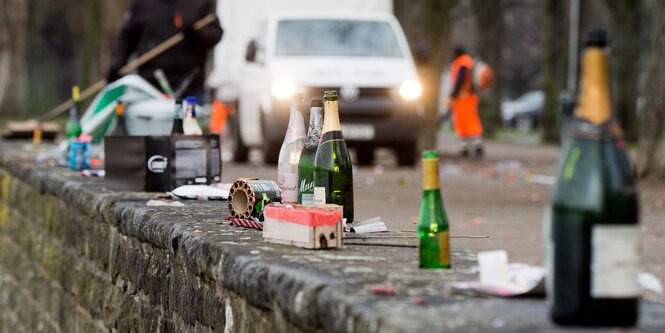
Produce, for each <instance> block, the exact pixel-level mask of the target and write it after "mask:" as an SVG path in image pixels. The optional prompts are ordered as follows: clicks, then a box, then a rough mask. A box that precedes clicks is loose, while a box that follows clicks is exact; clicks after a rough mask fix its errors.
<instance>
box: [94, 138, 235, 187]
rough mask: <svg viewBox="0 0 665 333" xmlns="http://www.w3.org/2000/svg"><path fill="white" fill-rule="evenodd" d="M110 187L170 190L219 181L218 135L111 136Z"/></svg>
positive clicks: (107, 146)
mask: <svg viewBox="0 0 665 333" xmlns="http://www.w3.org/2000/svg"><path fill="white" fill-rule="evenodd" d="M104 170H105V171H106V176H105V177H104V178H105V183H106V186H107V187H109V188H111V189H114V190H122V191H157V192H164V191H170V190H173V189H174V188H176V187H178V186H182V185H190V184H210V183H211V182H218V181H220V179H221V174H222V160H221V154H220V139H219V136H218V135H174V136H166V135H165V136H107V137H105V138H104Z"/></svg>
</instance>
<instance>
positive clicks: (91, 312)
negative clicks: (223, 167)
mask: <svg viewBox="0 0 665 333" xmlns="http://www.w3.org/2000/svg"><path fill="white" fill-rule="evenodd" d="M3 162H4V163H3V167H2V168H0V181H1V185H2V186H1V189H2V190H1V197H0V200H1V201H0V249H1V250H0V312H1V313H2V316H1V317H0V331H2V332H38V331H46V332H98V331H99V332H109V331H120V332H127V331H141V332H172V331H202V332H205V331H222V330H224V328H225V326H227V327H228V329H229V330H231V331H239V332H240V331H270V330H272V329H273V328H274V327H279V328H282V329H283V330H288V331H297V330H296V329H295V328H294V327H292V325H291V324H288V323H287V322H286V321H285V320H284V319H283V318H282V317H280V316H278V315H275V314H274V313H273V311H270V310H269V309H270V308H271V306H270V304H263V305H264V306H254V305H249V304H248V302H247V301H246V298H245V297H243V296H240V295H239V294H238V293H236V292H234V291H233V289H232V288H225V286H224V284H223V283H222V281H223V280H224V269H223V267H224V266H225V264H226V265H231V266H236V265H237V266H242V265H243V263H238V262H235V261H234V260H233V258H234V253H233V251H232V250H231V249H224V248H223V247H222V246H216V245H215V244H220V245H221V244H222V243H224V242H219V243H217V242H208V239H209V238H210V236H209V234H210V233H214V231H216V230H217V231H218V230H220V229H223V228H226V229H229V228H230V227H229V226H224V227H222V226H220V225H218V224H216V222H217V221H219V222H221V221H222V220H223V218H225V217H226V216H227V210H226V209H225V208H224V205H219V204H196V203H195V204H190V205H188V206H187V207H184V208H165V207H157V208H151V207H146V206H145V202H146V201H147V200H148V199H150V198H151V197H152V196H153V195H154V194H147V193H119V192H108V191H106V190H105V188H104V186H103V182H102V181H100V180H96V181H94V180H92V181H87V182H83V181H82V180H83V179H82V177H81V176H79V175H77V174H76V173H74V172H69V171H66V170H62V169H53V168H26V167H24V166H20V165H19V164H18V163H16V164H8V163H7V161H6V160H4V161H3ZM250 233H251V234H253V235H249V236H247V237H241V236H243V235H244V234H250ZM257 235H260V234H259V233H257V232H251V231H246V230H243V229H236V230H231V231H230V232H229V234H228V235H227V236H228V237H230V238H231V239H233V241H232V242H231V243H235V240H237V238H240V239H242V238H247V239H246V240H256V238H257ZM241 242H242V241H241ZM214 243H215V244H214ZM227 250H228V251H227ZM225 258H226V263H225ZM247 264H248V263H247ZM229 268H230V270H229V272H226V275H227V276H228V277H229V279H233V278H237V279H240V280H241V281H237V282H236V281H228V282H227V283H226V284H227V285H228V284H234V283H235V284H238V285H248V284H251V283H249V281H244V280H243V279H252V277H251V276H249V275H247V276H242V275H239V276H234V277H231V276H229V275H230V274H229V273H230V271H232V270H234V269H235V267H229ZM235 271H236V272H238V270H235ZM257 278H258V277H257ZM246 294H249V295H251V292H247V293H246ZM254 297H257V298H261V297H263V298H265V295H254ZM257 301H264V302H268V300H266V299H259V300H257ZM255 303H258V304H260V302H255ZM231 323H234V325H231Z"/></svg>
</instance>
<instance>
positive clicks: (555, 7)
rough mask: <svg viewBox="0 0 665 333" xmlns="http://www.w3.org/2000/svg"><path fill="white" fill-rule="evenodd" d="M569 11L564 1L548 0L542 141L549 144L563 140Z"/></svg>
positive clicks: (546, 5)
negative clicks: (561, 112) (559, 111)
mask: <svg viewBox="0 0 665 333" xmlns="http://www.w3.org/2000/svg"><path fill="white" fill-rule="evenodd" d="M566 9H567V8H566V6H565V3H564V2H563V1H559V0H547V1H546V2H545V31H544V33H545V38H544V43H545V45H544V46H543V50H544V52H543V56H544V59H543V61H544V64H543V80H544V83H543V89H544V91H545V105H544V108H543V112H542V116H541V124H542V139H543V141H545V142H558V140H559V121H558V117H557V106H558V99H559V94H560V93H561V90H562V89H563V87H564V86H565V82H566V81H565V79H566V54H567V53H566V52H567V51H566V50H567V42H568V38H567V36H568V34H567V30H568V29H567V27H568V24H567V22H568V17H567V15H566V14H567V11H566Z"/></svg>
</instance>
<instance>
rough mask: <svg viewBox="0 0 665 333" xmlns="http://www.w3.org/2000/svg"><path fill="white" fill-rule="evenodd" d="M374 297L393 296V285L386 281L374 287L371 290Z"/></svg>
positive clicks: (394, 292)
mask: <svg viewBox="0 0 665 333" xmlns="http://www.w3.org/2000/svg"><path fill="white" fill-rule="evenodd" d="M372 292H373V293H374V295H383V296H394V295H395V294H396V293H397V292H396V291H395V285H394V284H393V282H392V281H390V280H387V281H386V282H384V283H383V284H382V285H378V286H374V288H372Z"/></svg>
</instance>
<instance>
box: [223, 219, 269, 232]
mask: <svg viewBox="0 0 665 333" xmlns="http://www.w3.org/2000/svg"><path fill="white" fill-rule="evenodd" d="M226 220H227V221H231V223H233V225H235V226H236V227H245V228H251V229H258V230H263V222H261V221H259V219H257V218H255V217H252V218H250V219H240V218H234V217H231V216H229V217H228V218H226ZM218 224H219V223H218Z"/></svg>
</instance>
